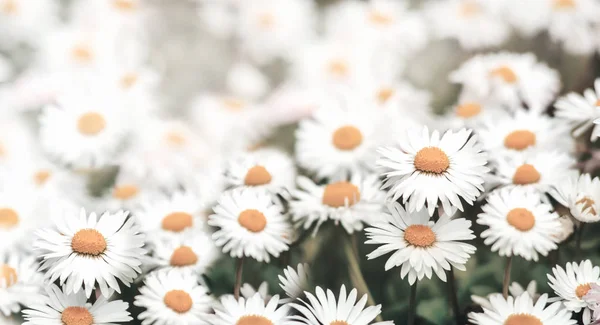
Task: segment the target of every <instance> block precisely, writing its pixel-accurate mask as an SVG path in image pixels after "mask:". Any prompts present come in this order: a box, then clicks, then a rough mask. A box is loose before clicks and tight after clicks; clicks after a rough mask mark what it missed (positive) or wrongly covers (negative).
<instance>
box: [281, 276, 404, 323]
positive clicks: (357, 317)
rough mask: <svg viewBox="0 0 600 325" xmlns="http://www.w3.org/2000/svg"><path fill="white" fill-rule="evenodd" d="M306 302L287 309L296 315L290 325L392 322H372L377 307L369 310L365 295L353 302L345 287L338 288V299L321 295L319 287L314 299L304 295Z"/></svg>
mask: <svg viewBox="0 0 600 325" xmlns="http://www.w3.org/2000/svg"><path fill="white" fill-rule="evenodd" d="M305 294H306V298H307V301H304V300H300V302H302V304H296V303H293V304H291V306H292V307H293V308H294V309H296V310H297V311H298V312H299V313H300V314H299V315H297V316H292V317H291V318H292V319H293V321H292V324H297V325H300V324H303V325H327V324H330V325H331V324H348V325H376V324H377V325H392V324H394V322H393V321H385V322H373V320H374V319H375V318H376V317H377V316H378V315H379V314H380V313H381V305H376V306H369V307H367V308H365V305H366V304H367V295H366V294H365V295H363V296H362V298H360V300H358V301H357V300H356V298H357V296H358V292H357V290H356V289H352V291H350V293H349V294H346V286H344V285H342V287H341V289H340V295H339V297H338V298H337V299H336V297H335V296H334V294H333V292H332V291H331V290H329V289H328V290H327V294H325V291H323V289H321V287H317V288H316V297H315V296H314V295H313V294H312V293H310V292H305Z"/></svg>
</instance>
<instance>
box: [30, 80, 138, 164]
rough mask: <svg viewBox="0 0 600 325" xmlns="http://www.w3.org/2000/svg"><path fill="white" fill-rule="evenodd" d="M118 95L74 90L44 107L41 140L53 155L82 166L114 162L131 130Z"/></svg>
mask: <svg viewBox="0 0 600 325" xmlns="http://www.w3.org/2000/svg"><path fill="white" fill-rule="evenodd" d="M118 98H119V97H118V96H112V95H111V94H110V93H105V92H103V91H99V90H94V91H81V92H79V91H74V92H73V93H71V94H70V95H67V96H64V97H61V98H59V99H58V105H50V106H47V107H45V108H44V111H43V113H42V115H41V117H40V124H41V125H40V135H39V138H40V143H41V145H42V147H43V149H44V150H45V151H46V152H47V153H48V154H49V155H50V156H52V157H53V158H56V159H58V160H59V161H61V162H62V163H64V164H68V165H72V166H75V167H78V168H90V167H102V166H105V165H107V164H110V163H112V162H114V156H115V155H116V154H118V153H119V152H120V149H122V145H123V141H124V140H125V136H126V135H127V133H128V128H127V126H126V124H124V123H125V121H124V120H123V119H122V117H123V111H124V110H125V108H124V107H121V106H120V104H119V101H118Z"/></svg>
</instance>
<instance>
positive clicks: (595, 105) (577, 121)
mask: <svg viewBox="0 0 600 325" xmlns="http://www.w3.org/2000/svg"><path fill="white" fill-rule="evenodd" d="M554 106H555V107H556V116H557V117H558V118H562V119H564V120H566V122H567V123H569V124H570V125H571V126H572V127H574V128H575V130H574V131H573V134H574V135H575V136H576V137H579V136H580V135H582V134H583V133H584V132H585V131H587V130H589V129H590V128H591V127H592V126H593V127H594V129H593V131H592V136H591V140H592V141H593V140H595V139H596V138H597V137H598V136H600V127H598V126H596V125H594V124H593V122H594V121H596V120H597V119H599V118H600V79H596V81H595V82H594V89H586V90H585V91H584V92H583V95H580V94H577V93H574V92H571V93H569V94H567V95H565V96H563V97H560V98H559V99H558V100H557V101H556V103H555V104H554Z"/></svg>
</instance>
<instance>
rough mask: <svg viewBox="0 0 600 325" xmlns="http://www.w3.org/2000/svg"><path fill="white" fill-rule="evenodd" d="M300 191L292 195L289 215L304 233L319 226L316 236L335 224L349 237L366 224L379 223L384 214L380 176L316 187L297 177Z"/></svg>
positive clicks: (352, 179) (358, 177)
mask: <svg viewBox="0 0 600 325" xmlns="http://www.w3.org/2000/svg"><path fill="white" fill-rule="evenodd" d="M297 183H298V189H297V190H295V191H293V192H292V196H293V200H292V201H291V202H290V213H291V214H292V218H293V221H294V222H296V223H298V224H303V226H304V229H308V228H310V227H311V226H312V225H313V224H315V222H316V227H315V229H314V233H315V234H316V232H317V230H318V229H319V227H320V226H321V224H322V223H323V222H325V221H327V220H332V221H334V222H335V223H336V224H341V225H342V227H344V229H345V230H346V232H348V233H353V232H354V231H360V230H362V229H363V224H365V223H367V224H368V223H372V222H376V221H377V220H378V219H379V218H380V217H381V213H382V211H383V205H384V203H385V200H386V195H385V192H383V191H381V190H380V187H381V182H380V181H379V179H378V177H377V175H368V176H361V175H359V174H354V175H352V178H350V180H349V181H341V182H331V183H329V184H324V185H316V184H315V183H313V182H312V181H311V180H310V179H308V178H307V177H304V176H300V177H298V180H297Z"/></svg>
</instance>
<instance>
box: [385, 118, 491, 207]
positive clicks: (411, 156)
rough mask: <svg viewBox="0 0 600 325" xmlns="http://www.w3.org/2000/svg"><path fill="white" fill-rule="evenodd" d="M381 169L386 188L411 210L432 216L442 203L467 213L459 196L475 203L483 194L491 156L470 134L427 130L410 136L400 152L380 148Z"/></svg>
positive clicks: (466, 131)
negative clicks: (423, 209) (430, 131)
mask: <svg viewBox="0 0 600 325" xmlns="http://www.w3.org/2000/svg"><path fill="white" fill-rule="evenodd" d="M379 153H380V154H381V156H382V157H381V158H379V160H377V165H378V166H379V167H380V168H381V170H382V175H383V176H384V177H385V182H384V184H383V186H384V187H385V188H388V189H389V192H388V195H389V196H390V197H392V199H393V200H397V199H398V198H400V197H402V198H403V202H404V203H407V202H408V211H410V212H413V211H420V210H421V209H422V208H423V207H425V206H427V210H428V211H429V215H433V211H434V210H435V208H436V207H437V206H438V201H439V202H441V204H442V206H443V208H444V211H446V212H447V213H451V212H452V211H455V209H456V208H458V209H459V210H461V211H463V207H462V203H461V201H460V198H463V199H464V200H465V201H466V202H467V203H468V204H473V202H474V201H475V199H476V198H477V197H478V196H479V195H480V194H481V192H482V191H483V186H482V184H483V177H484V176H485V175H486V174H487V173H488V171H489V169H488V168H487V167H486V166H485V165H486V163H487V155H486V154H485V153H483V152H482V149H481V146H480V145H479V144H478V143H477V136H475V135H472V134H471V131H470V130H466V129H462V130H460V131H457V132H453V131H447V132H446V133H444V135H443V136H442V137H441V138H440V134H439V132H438V131H437V130H436V131H433V133H432V134H431V135H429V130H428V129H427V127H424V128H423V130H422V132H421V133H419V132H417V131H416V130H411V131H409V132H408V138H407V140H406V141H403V142H401V143H400V148H393V147H383V148H380V149H379Z"/></svg>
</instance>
